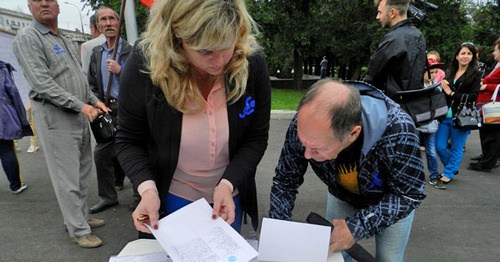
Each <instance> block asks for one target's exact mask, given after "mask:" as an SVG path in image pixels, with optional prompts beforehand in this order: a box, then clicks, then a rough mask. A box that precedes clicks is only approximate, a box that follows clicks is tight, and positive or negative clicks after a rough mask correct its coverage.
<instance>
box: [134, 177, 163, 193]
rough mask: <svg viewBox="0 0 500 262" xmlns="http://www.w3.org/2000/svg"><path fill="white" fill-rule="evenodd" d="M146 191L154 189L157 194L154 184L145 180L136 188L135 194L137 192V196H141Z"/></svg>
mask: <svg viewBox="0 0 500 262" xmlns="http://www.w3.org/2000/svg"><path fill="white" fill-rule="evenodd" d="M148 189H154V190H156V192H158V189H157V188H156V183H155V181H153V180H146V181H144V182H142V183H141V184H140V185H139V186H138V187H137V192H139V195H141V196H142V193H144V191H146V190H148Z"/></svg>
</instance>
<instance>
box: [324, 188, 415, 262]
mask: <svg viewBox="0 0 500 262" xmlns="http://www.w3.org/2000/svg"><path fill="white" fill-rule="evenodd" d="M357 211H358V210H357V209H355V208H354V207H352V206H351V205H349V204H348V203H347V202H344V201H342V200H340V199H338V198H336V197H335V196H333V195H332V194H330V193H328V198H327V206H326V219H327V220H329V221H330V220H332V219H345V218H346V217H347V216H352V215H353V214H354V213H356V212H357ZM414 214H415V210H413V211H412V212H411V213H410V214H409V215H408V216H406V217H405V218H403V219H400V220H399V221H398V222H396V223H395V224H392V225H390V226H389V227H387V228H385V229H384V230H383V231H382V232H380V233H378V234H377V235H375V245H376V250H377V251H376V252H377V254H376V256H375V258H376V259H377V261H391V262H392V261H395V262H396V261H397V262H403V259H404V253H405V248H406V244H407V243H408V239H409V238H410V231H411V225H412V223H413V216H414ZM342 255H343V256H344V261H345V262H350V261H351V257H350V256H349V255H348V254H347V253H346V252H342Z"/></svg>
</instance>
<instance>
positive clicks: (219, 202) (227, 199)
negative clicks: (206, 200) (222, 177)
mask: <svg viewBox="0 0 500 262" xmlns="http://www.w3.org/2000/svg"><path fill="white" fill-rule="evenodd" d="M235 208H236V206H235V205H234V201H233V192H231V188H230V187H229V186H228V185H226V184H224V183H219V185H217V186H216V187H215V192H214V209H213V213H212V218H214V219H215V218H217V217H218V216H220V217H221V218H222V219H224V220H225V221H226V222H227V223H228V224H229V225H231V224H232V223H233V222H234V217H235V214H234V209H235Z"/></svg>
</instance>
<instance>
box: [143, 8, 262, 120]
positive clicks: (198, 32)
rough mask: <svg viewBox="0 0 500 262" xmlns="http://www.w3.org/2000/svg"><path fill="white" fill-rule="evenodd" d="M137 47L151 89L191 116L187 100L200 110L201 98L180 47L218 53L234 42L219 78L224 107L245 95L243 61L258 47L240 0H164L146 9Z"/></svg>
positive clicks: (253, 25)
mask: <svg viewBox="0 0 500 262" xmlns="http://www.w3.org/2000/svg"><path fill="white" fill-rule="evenodd" d="M150 12H151V13H150V16H149V20H148V25H147V29H146V31H145V32H144V33H143V35H142V38H143V41H141V43H140V48H141V50H142V51H143V53H144V55H145V57H146V59H147V61H148V65H147V68H148V70H149V72H148V73H149V74H150V77H151V80H152V82H153V84H155V85H157V86H159V87H160V88H161V90H162V91H163V93H164V95H165V98H166V99H167V102H168V103H169V104H170V105H171V106H172V107H174V108H176V109H177V110H179V111H181V112H184V113H186V112H191V109H188V108H186V101H187V100H188V99H194V101H197V102H198V104H199V105H200V108H203V103H202V102H203V98H202V96H201V94H200V92H199V91H198V88H197V85H196V81H195V80H194V79H191V77H190V73H191V70H192V68H191V66H190V64H189V61H188V60H187V58H186V55H185V53H184V50H183V48H182V43H185V44H187V45H189V46H190V48H193V49H195V50H201V49H207V50H217V49H220V47H221V46H224V45H227V43H228V42H233V43H234V42H235V43H236V45H235V50H234V54H233V57H232V58H231V60H230V61H229V63H228V64H227V65H226V66H225V68H224V70H223V72H222V74H221V75H220V76H216V77H221V80H223V81H225V82H226V83H229V85H226V87H225V88H226V98H227V101H228V102H229V103H233V102H235V101H236V100H238V99H239V98H240V97H241V96H242V95H243V94H244V92H245V89H246V83H247V79H248V61H247V57H248V56H249V55H251V54H252V53H253V52H254V51H255V50H256V48H257V43H256V41H255V37H254V35H253V33H254V32H255V33H256V32H257V27H256V24H255V22H254V20H253V19H252V18H251V17H250V14H249V13H248V11H247V10H246V6H245V2H244V0H163V1H156V2H155V3H154V5H153V6H152V8H151V11H150Z"/></svg>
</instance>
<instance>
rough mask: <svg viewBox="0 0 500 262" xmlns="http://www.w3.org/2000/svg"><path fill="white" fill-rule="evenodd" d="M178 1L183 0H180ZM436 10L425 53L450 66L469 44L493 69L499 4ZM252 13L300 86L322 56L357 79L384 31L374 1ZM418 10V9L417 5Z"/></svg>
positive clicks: (140, 17)
mask: <svg viewBox="0 0 500 262" xmlns="http://www.w3.org/2000/svg"><path fill="white" fill-rule="evenodd" d="M81 1H82V2H84V3H86V4H87V5H89V6H90V7H92V9H94V10H97V8H98V7H99V6H100V5H106V6H109V7H111V8H113V9H114V10H116V11H117V12H118V11H119V9H120V3H121V0H81ZM179 1H182V0H179ZM427 1H429V2H431V3H433V4H435V5H437V6H438V7H439V8H438V9H437V10H434V11H431V10H428V11H427V18H426V20H425V21H424V23H423V24H422V26H420V28H419V29H420V30H421V31H422V33H423V34H424V36H425V38H426V41H427V50H437V51H438V52H439V53H440V54H441V58H442V60H443V61H444V62H445V63H446V64H447V65H449V64H450V61H452V59H453V53H454V51H455V49H456V48H457V47H458V46H459V44H460V43H462V42H469V41H472V42H474V43H476V46H478V47H479V50H480V60H481V61H484V62H485V63H486V64H487V65H492V64H493V60H492V58H491V52H492V51H493V41H495V39H496V38H498V37H500V0H482V1H477V0H427ZM246 2H247V7H248V9H249V12H250V14H251V15H252V17H253V18H254V19H255V21H256V22H257V23H258V24H259V26H260V27H259V29H260V33H259V35H258V41H259V44H260V45H261V46H262V48H263V50H264V52H265V54H266V59H267V62H268V67H269V71H270V72H271V74H272V75H276V73H277V71H278V70H279V71H280V77H292V73H291V72H292V69H293V71H294V72H295V73H294V74H293V76H294V77H295V78H297V79H296V80H297V81H295V82H294V88H295V89H299V88H300V84H298V83H300V81H299V79H298V77H301V76H302V72H303V69H304V68H305V65H304V62H309V63H313V64H312V65H311V64H309V66H312V67H315V68H318V67H319V62H320V61H321V58H322V57H323V56H324V55H326V56H328V60H329V67H331V69H332V71H333V68H335V67H336V68H338V70H337V72H344V73H345V71H346V70H349V71H351V70H352V71H354V73H353V74H351V76H350V77H351V78H357V77H359V74H360V73H361V72H362V67H363V66H366V65H367V64H368V61H369V57H370V54H372V53H373V52H374V51H375V49H376V48H377V46H378V44H379V43H380V41H381V38H382V37H383V35H384V34H385V33H386V32H387V29H382V28H381V27H380V25H379V23H378V21H377V20H376V19H375V17H376V13H377V11H376V7H375V6H374V5H373V0H246ZM135 4H136V10H137V11H136V17H137V23H138V27H139V28H138V30H139V32H142V31H144V28H145V25H146V23H147V17H148V14H149V9H148V8H147V7H145V6H144V5H142V4H141V3H140V0H135ZM417 7H419V8H421V6H417Z"/></svg>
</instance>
